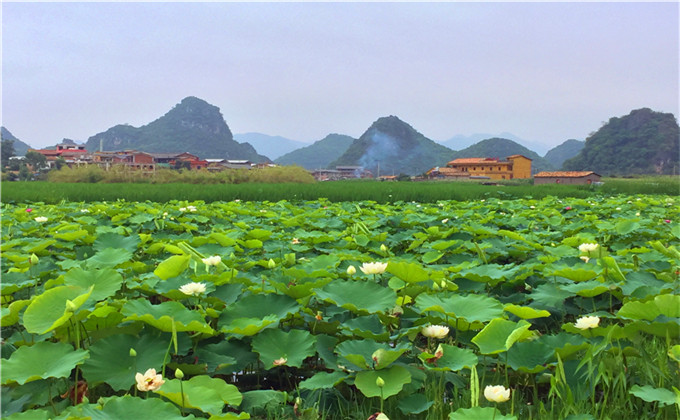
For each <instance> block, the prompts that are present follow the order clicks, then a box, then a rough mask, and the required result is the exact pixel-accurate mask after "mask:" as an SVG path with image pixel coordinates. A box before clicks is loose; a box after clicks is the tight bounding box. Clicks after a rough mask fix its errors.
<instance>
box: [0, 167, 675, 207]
mask: <svg viewBox="0 0 680 420" xmlns="http://www.w3.org/2000/svg"><path fill="white" fill-rule="evenodd" d="M248 173H250V172H248ZM248 173H245V172H228V173H225V174H224V175H223V176H224V177H228V176H241V175H243V176H245V175H247V174H248ZM261 174H262V176H263V177H264V176H267V177H268V176H269V175H271V178H270V179H269V181H268V182H269V183H244V182H243V180H239V179H235V181H237V182H241V183H237V184H233V183H219V184H217V183H216V184H209V183H207V182H208V181H207V180H206V179H201V178H200V177H202V176H203V175H202V173H200V172H199V173H196V172H192V173H184V174H183V175H186V176H188V177H189V176H196V177H198V178H193V180H194V181H196V182H201V183H202V185H201V187H200V188H197V187H196V185H195V184H188V183H183V184H179V183H171V184H160V183H156V184H149V183H128V184H126V185H125V186H124V187H121V185H120V184H110V183H109V184H104V183H97V184H90V183H52V182H32V183H30V184H26V183H19V182H4V183H3V184H2V202H4V203H9V202H16V203H19V202H36V201H38V202H45V203H59V202H61V201H62V200H69V201H85V202H89V201H100V200H106V201H116V200H118V199H122V200H127V201H147V200H149V201H154V202H168V201H171V200H190V201H193V200H203V201H205V202H215V201H223V200H235V199H240V200H244V201H278V200H289V201H293V202H298V201H301V200H318V199H328V200H330V201H333V202H340V201H356V200H371V201H375V202H378V203H397V202H410V201H416V202H420V203H434V202H438V201H441V200H453V201H466V200H482V199H486V198H492V197H496V198H504V199H513V198H534V199H539V198H543V197H547V196H555V197H561V198H567V197H579V198H587V197H592V198H593V199H595V200H597V199H599V197H602V196H606V195H612V194H669V195H678V194H680V180H678V178H677V177H676V178H673V177H649V178H639V179H613V178H612V179H605V183H604V185H602V186H588V185H552V184H551V185H531V184H530V183H529V182H522V183H520V182H514V183H510V182H507V183H504V184H500V185H481V184H478V183H473V182H379V181H364V180H355V181H332V182H316V183H310V184H304V183H283V184H282V183H273V182H276V181H277V180H278V181H283V180H284V179H288V180H289V182H299V180H303V179H309V178H303V177H305V175H306V174H305V173H302V172H300V178H296V177H292V176H291V177H290V178H285V177H284V176H283V175H280V174H277V173H276V171H269V170H267V171H265V172H262V173H261ZM267 174H269V175H267ZM99 175H102V173H100V172H93V173H92V174H90V175H87V174H86V175H85V179H87V177H88V176H91V177H92V178H91V179H92V181H91V182H97V181H101V179H99V178H98V177H99ZM168 175H174V174H173V173H171V172H168ZM210 175H211V174H207V175H206V177H208V176H210ZM124 176H126V175H125V173H123V174H121V177H124ZM212 180H213V181H215V180H217V178H213V179H212ZM147 181H149V180H148V179H147ZM159 181H160V180H159ZM83 182H89V181H83ZM176 182H180V181H176ZM184 182H189V181H184Z"/></svg>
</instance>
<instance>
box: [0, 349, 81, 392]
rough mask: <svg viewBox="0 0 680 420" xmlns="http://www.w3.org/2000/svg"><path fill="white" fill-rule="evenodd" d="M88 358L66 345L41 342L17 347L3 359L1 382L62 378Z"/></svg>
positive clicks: (20, 383)
mask: <svg viewBox="0 0 680 420" xmlns="http://www.w3.org/2000/svg"><path fill="white" fill-rule="evenodd" d="M88 357H89V353H88V351H87V350H82V349H79V350H74V349H73V347H72V346H71V345H69V344H66V343H51V342H48V341H41V342H39V343H35V344H34V345H32V346H21V347H19V348H18V349H17V350H16V351H15V352H14V353H12V355H11V356H10V358H9V359H3V361H2V367H1V368H2V383H3V384H8V383H13V382H16V383H18V384H19V385H23V384H25V383H26V382H31V381H35V380H38V379H47V378H64V377H67V376H69V375H70V374H71V370H73V368H75V367H76V365H80V364H82V363H83V362H84V361H85V359H87V358H88Z"/></svg>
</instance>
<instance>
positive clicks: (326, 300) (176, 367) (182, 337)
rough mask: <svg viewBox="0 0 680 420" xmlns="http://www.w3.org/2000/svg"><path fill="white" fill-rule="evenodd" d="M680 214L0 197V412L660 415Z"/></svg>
mask: <svg viewBox="0 0 680 420" xmlns="http://www.w3.org/2000/svg"><path fill="white" fill-rule="evenodd" d="M404 184H410V183H404ZM679 220H680V206H678V197H669V196H665V195H644V196H638V195H619V196H615V197H613V196H598V197H592V196H591V197H586V198H582V199H581V198H556V197H552V196H550V197H545V198H543V199H536V198H531V199H517V200H512V199H508V198H505V197H504V198H502V199H498V198H487V199H483V200H479V199H475V200H470V201H465V202H455V201H448V200H447V201H440V202H437V203H431V204H430V203H410V202H400V203H396V204H378V203H375V202H373V201H354V202H342V203H332V202H330V201H328V200H314V201H309V202H295V203H293V202H290V201H278V202H273V201H266V202H244V201H236V200H234V201H229V202H224V201H221V202H213V203H205V202H202V201H196V202H186V201H172V202H168V203H150V202H127V201H115V202H92V203H75V202H67V201H64V202H60V203H58V204H55V205H47V204H43V203H31V204H30V205H29V206H26V205H12V204H4V205H3V217H2V221H1V222H0V223H1V227H2V231H1V238H0V239H1V240H2V254H1V257H2V273H1V274H2V281H3V285H2V302H1V305H0V306H1V309H2V312H1V314H0V315H1V316H0V325H1V326H2V331H3V340H2V346H1V350H2V361H1V363H0V367H1V369H2V376H1V380H0V385H1V386H2V389H1V391H2V408H1V410H2V411H1V413H0V415H1V416H2V418H3V419H7V420H20V419H26V418H31V419H41V420H42V419H48V418H55V419H64V420H67V419H71V420H75V419H83V418H97V419H121V418H130V416H131V413H151V416H152V417H157V418H162V419H164V420H184V419H187V420H189V419H213V420H217V419H226V420H228V419H248V418H250V419H253V420H264V419H267V420H284V419H286V420H289V419H309V420H311V419H318V418H321V419H325V420H344V419H361V420H363V419H367V418H369V416H371V415H373V414H375V413H377V412H382V413H384V414H386V415H387V417H388V418H389V419H391V420H417V419H424V418H428V419H436V420H443V419H448V420H460V419H466V420H470V419H484V420H491V419H497V420H519V419H522V420H525V419H527V420H533V419H536V420H538V419H541V420H562V419H570V420H572V419H593V420H610V419H617V420H639V419H657V420H672V419H676V418H677V416H678V414H680V404H679V403H678V399H677V392H678V387H679V386H680V383H678V378H680V329H679V328H678V325H679V321H680V310H679V308H680V274H679V273H680V250H678V249H677V241H678V239H680V225H679V224H678V221H679ZM487 387H489V388H487ZM491 390H496V392H494V393H490V392H489V391H491ZM132 415H133V416H136V415H137V414H132ZM147 416H148V415H147ZM380 418H382V417H380Z"/></svg>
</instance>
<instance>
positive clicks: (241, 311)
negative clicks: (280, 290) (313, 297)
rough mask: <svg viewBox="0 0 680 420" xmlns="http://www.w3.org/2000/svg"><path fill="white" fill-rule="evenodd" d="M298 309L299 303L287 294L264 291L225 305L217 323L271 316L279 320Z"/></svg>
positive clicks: (222, 324)
mask: <svg viewBox="0 0 680 420" xmlns="http://www.w3.org/2000/svg"><path fill="white" fill-rule="evenodd" d="M299 310H300V304H299V303H297V302H296V301H295V300H294V299H291V298H290V297H288V296H283V295H275V294H265V293H261V294H257V295H248V296H244V297H241V298H239V300H238V301H236V302H235V303H234V304H232V305H229V306H227V308H226V309H224V310H223V311H222V314H221V315H220V318H219V322H218V325H219V326H220V327H223V326H226V325H230V324H233V323H234V321H235V320H236V319H239V318H249V319H250V318H255V319H263V318H268V319H270V318H271V317H272V316H273V319H276V320H277V321H279V320H281V319H284V318H286V317H287V316H288V315H290V314H294V313H297V312H298V311H299Z"/></svg>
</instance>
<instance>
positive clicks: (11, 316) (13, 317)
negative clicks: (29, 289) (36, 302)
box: [0, 278, 31, 328]
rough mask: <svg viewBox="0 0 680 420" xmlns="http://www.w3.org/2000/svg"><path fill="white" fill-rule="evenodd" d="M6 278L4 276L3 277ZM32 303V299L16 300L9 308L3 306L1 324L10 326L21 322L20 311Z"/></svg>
mask: <svg viewBox="0 0 680 420" xmlns="http://www.w3.org/2000/svg"><path fill="white" fill-rule="evenodd" d="M3 280H4V278H3ZM30 303H31V301H30V300H15V301H14V302H12V303H10V304H9V306H8V307H7V308H2V319H0V326H2V327H3V328H4V327H9V326H10V325H14V324H16V323H17V322H19V312H21V310H22V309H24V308H25V307H27V306H28V305H29V304H30Z"/></svg>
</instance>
